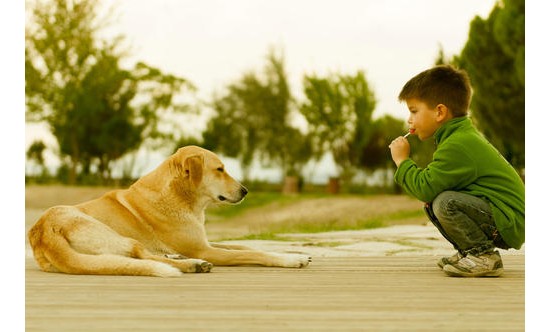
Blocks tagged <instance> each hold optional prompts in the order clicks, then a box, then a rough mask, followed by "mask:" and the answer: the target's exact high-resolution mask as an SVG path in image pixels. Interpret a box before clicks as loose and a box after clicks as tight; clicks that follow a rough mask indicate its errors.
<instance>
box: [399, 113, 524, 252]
mask: <svg viewBox="0 0 550 332" xmlns="http://www.w3.org/2000/svg"><path fill="white" fill-rule="evenodd" d="M434 137H435V143H436V146H437V148H436V151H435V152H434V155H433V160H432V162H431V163H430V164H429V165H428V166H427V167H426V168H419V167H418V166H417V165H416V163H415V162H414V161H412V160H411V159H407V160H405V161H403V162H402V163H401V164H400V165H399V167H398V168H397V171H396V173H395V177H394V179H395V182H396V183H397V184H399V185H401V186H402V187H403V188H404V189H405V191H407V192H408V193H409V194H411V195H413V196H414V197H416V198H418V199H419V200H421V201H424V202H432V201H433V200H434V199H435V198H436V196H437V195H439V194H440V193H441V192H443V191H447V190H452V191H458V192H463V193H466V194H470V195H473V196H476V197H480V198H483V199H485V200H487V202H489V204H490V205H491V208H492V210H493V216H494V219H495V223H496V226H497V228H498V230H499V232H500V234H501V235H502V238H503V239H504V241H506V243H507V244H508V245H509V246H510V247H512V248H515V249H519V248H521V246H522V245H523V243H524V242H525V185H524V184H523V181H522V180H521V178H520V177H519V175H518V174H517V172H516V171H515V170H514V168H513V167H512V166H511V165H510V164H509V163H508V162H507V161H506V160H505V159H504V158H503V157H502V155H501V154H500V153H499V152H498V151H497V150H496V149H495V148H494V147H493V146H492V145H491V144H490V143H489V142H488V141H487V140H486V139H485V138H484V137H483V136H482V135H481V134H480V133H479V132H478V131H477V130H476V129H475V128H474V126H473V125H472V121H471V120H470V119H469V118H468V117H459V118H454V119H451V120H450V121H448V122H446V123H445V124H443V125H442V126H441V127H440V128H439V129H437V130H436V132H435V134H434Z"/></svg>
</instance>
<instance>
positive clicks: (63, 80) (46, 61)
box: [25, 0, 193, 183]
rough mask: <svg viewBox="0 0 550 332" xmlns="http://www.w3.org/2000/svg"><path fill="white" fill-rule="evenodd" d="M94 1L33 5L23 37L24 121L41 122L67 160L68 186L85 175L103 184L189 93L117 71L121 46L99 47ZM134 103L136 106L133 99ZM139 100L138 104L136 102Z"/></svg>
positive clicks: (139, 71)
mask: <svg viewBox="0 0 550 332" xmlns="http://www.w3.org/2000/svg"><path fill="white" fill-rule="evenodd" d="M98 4H99V2H98V1H96V0H81V1H66V0H55V1H49V2H46V3H43V2H35V3H34V4H33V5H32V6H29V7H28V11H29V16H30V20H29V22H28V23H27V26H26V34H25V94H26V105H27V119H28V120H29V121H45V122H47V123H48V125H49V126H50V129H51V131H52V133H53V135H54V136H55V137H56V139H57V141H58V144H59V151H60V153H61V155H62V156H68V157H69V160H68V161H66V163H67V165H68V166H69V172H68V181H69V182H70V183H74V182H75V181H76V178H77V172H78V171H80V172H81V173H82V174H83V175H85V176H87V177H89V175H92V174H91V173H92V172H93V170H95V172H96V173H97V176H99V177H100V178H103V179H109V178H110V177H111V169H110V167H111V163H112V161H114V160H117V159H119V158H120V157H122V156H123V155H125V154H127V153H128V152H131V151H133V150H136V149H137V148H138V147H139V146H140V145H141V144H142V142H143V141H144V140H146V139H147V140H150V141H151V140H157V141H159V140H160V141H164V140H166V139H170V138H172V135H171V134H164V133H162V132H161V131H160V130H159V127H160V126H159V123H160V122H161V120H162V118H161V115H162V111H165V112H164V113H168V112H169V111H180V110H182V109H184V107H183V106H177V105H173V104H174V103H173V96H174V95H175V94H177V93H179V92H180V91H181V90H182V89H183V88H188V89H192V88H193V87H192V85H191V84H190V83H188V82H186V81H185V80H184V79H182V78H178V77H175V76H172V75H166V74H163V73H162V72H160V71H159V70H158V69H156V68H153V67H150V66H148V65H146V64H144V63H138V64H137V65H136V66H135V67H134V68H133V69H130V70H126V69H123V68H121V66H120V62H121V60H122V59H123V57H124V52H123V51H120V50H119V45H121V43H122V41H123V38H122V37H121V36H118V37H115V38H113V39H112V40H110V41H107V40H102V39H100V38H99V37H98V33H99V31H100V30H101V29H103V28H104V27H105V26H106V24H107V20H106V19H105V18H101V19H100V18H98V15H97V10H98ZM138 97H139V98H138ZM138 100H140V101H138Z"/></svg>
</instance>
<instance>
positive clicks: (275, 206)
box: [25, 185, 427, 240]
mask: <svg viewBox="0 0 550 332" xmlns="http://www.w3.org/2000/svg"><path fill="white" fill-rule="evenodd" d="M112 189H114V188H109V187H69V186H58V185H55V186H39V185H30V186H27V187H26V188H25V219H26V225H27V229H28V228H29V227H30V226H32V224H34V223H35V222H36V220H37V219H38V218H39V217H40V215H41V214H42V213H43V212H44V210H46V209H47V208H48V207H51V206H54V205H60V204H69V205H72V204H77V203H80V202H84V201H87V200H90V199H93V198H97V197H99V196H101V195H102V194H103V193H105V192H106V191H108V190H112ZM426 222H427V219H426V217H425V216H424V214H423V211H422V203H421V202H419V201H417V200H416V199H414V198H411V197H408V196H405V195H328V194H300V195H282V194H280V193H273V192H251V193H250V194H249V195H248V196H247V197H246V199H245V200H244V201H243V202H242V203H241V204H239V205H219V206H213V207H211V208H210V209H208V210H207V218H206V227H207V231H208V234H209V237H210V239H211V240H227V239H238V238H245V239H273V238H275V237H277V236H279V237H280V234H284V233H317V232H325V231H333V230H358V229H368V228H377V227H385V226H393V225H424V224H426ZM277 234H279V235H277Z"/></svg>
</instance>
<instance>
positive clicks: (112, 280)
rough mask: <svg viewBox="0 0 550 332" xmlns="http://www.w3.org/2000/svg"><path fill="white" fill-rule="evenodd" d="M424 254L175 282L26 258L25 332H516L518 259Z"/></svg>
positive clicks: (521, 294)
mask: <svg viewBox="0 0 550 332" xmlns="http://www.w3.org/2000/svg"><path fill="white" fill-rule="evenodd" d="M436 259H437V258H436V257H434V256H414V257H361V258H354V257H347V258H314V261H313V263H312V264H311V265H310V266H309V267H308V268H305V269H282V268H264V267H215V268H214V270H213V272H212V273H208V274H188V275H185V276H183V277H181V278H170V279H162V278H149V277H125V276H116V277H111V276H107V277H105V276H78V275H64V274H54V273H44V272H41V271H39V270H38V268H37V267H36V264H35V263H34V262H33V261H32V259H30V258H27V261H26V275H25V278H26V312H25V315H26V330H27V331H302V330H310V331H523V330H524V328H525V288H524V286H525V256H524V255H510V256H508V255H507V256H503V261H504V267H505V274H504V276H502V277H500V278H476V279H463V278H451V277H446V276H445V275H444V274H443V273H442V272H441V271H440V270H439V269H438V268H437V267H436V265H435V262H436Z"/></svg>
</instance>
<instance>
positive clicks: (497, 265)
mask: <svg viewBox="0 0 550 332" xmlns="http://www.w3.org/2000/svg"><path fill="white" fill-rule="evenodd" d="M443 271H445V273H447V274H448V275H450V276H451V277H498V276H500V275H501V274H502V273H503V272H504V268H503V265H502V259H501V258H500V253H499V252H498V251H493V252H491V253H486V254H482V255H478V256H474V255H471V254H468V255H466V257H462V258H461V259H460V260H459V261H458V262H457V263H453V264H447V265H445V266H444V267H443Z"/></svg>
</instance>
